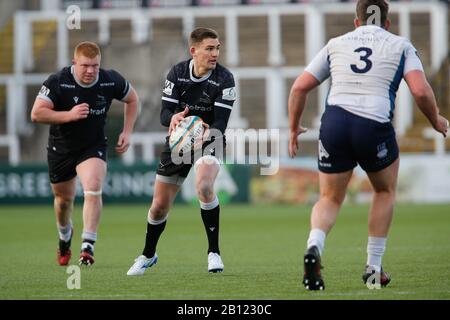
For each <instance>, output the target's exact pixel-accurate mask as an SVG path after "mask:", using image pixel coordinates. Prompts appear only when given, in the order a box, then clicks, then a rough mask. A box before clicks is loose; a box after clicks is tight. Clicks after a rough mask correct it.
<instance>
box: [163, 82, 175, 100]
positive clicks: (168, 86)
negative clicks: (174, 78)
mask: <svg viewBox="0 0 450 320" xmlns="http://www.w3.org/2000/svg"><path fill="white" fill-rule="evenodd" d="M174 85H175V84H174V83H173V82H171V81H169V80H166V83H165V84H164V90H163V92H164V93H165V94H166V95H168V96H171V95H172V89H173V87H174Z"/></svg>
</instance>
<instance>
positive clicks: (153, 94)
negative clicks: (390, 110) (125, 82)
mask: <svg viewBox="0 0 450 320" xmlns="http://www.w3.org/2000/svg"><path fill="white" fill-rule="evenodd" d="M32 2H33V1H32ZM32 2H22V3H20V2H17V7H16V8H14V9H11V10H12V11H11V12H13V11H16V10H17V9H19V8H20V9H22V10H28V11H20V12H18V13H16V15H15V18H16V25H18V23H19V22H20V25H21V26H23V25H27V23H25V24H24V22H27V21H30V24H29V26H30V27H29V28H28V31H27V29H25V28H24V27H20V28H21V29H20V30H14V23H13V21H11V20H8V19H6V22H5V18H2V20H0V26H2V29H1V30H0V33H1V35H2V39H5V41H2V43H0V46H1V47H0V49H2V50H0V54H2V56H1V58H2V59H1V61H2V62H1V64H0V72H1V73H2V74H0V119H1V120H2V121H0V122H1V123H0V135H1V136H2V137H3V138H2V139H3V140H1V139H0V143H1V144H0V160H4V161H5V160H6V161H9V162H12V163H14V162H15V161H16V162H18V161H20V162H31V161H42V160H43V159H45V150H44V148H42V146H43V145H45V139H46V135H47V128H46V127H45V126H32V125H31V123H30V122H29V119H28V118H29V117H28V113H29V109H30V108H31V105H32V102H33V101H34V97H35V95H36V92H37V90H38V88H39V87H40V84H41V83H42V80H43V79H45V77H46V76H47V75H48V74H49V73H52V72H54V71H55V70H57V69H58V68H60V67H61V66H63V65H65V64H68V63H70V55H71V49H72V48H73V46H74V45H75V43H77V42H79V41H81V40H92V41H97V42H99V43H100V44H101V46H102V50H103V53H104V60H103V62H102V63H103V67H105V68H115V69H117V70H121V71H122V72H123V73H124V74H125V75H127V77H128V78H129V79H130V81H131V82H132V83H133V85H134V86H135V88H136V89H137V90H138V92H139V93H140V95H141V98H142V104H143V105H142V113H141V116H140V118H139V122H138V124H137V132H138V134H137V135H136V142H137V143H138V144H139V145H140V144H142V146H136V153H135V154H134V155H133V156H129V157H130V158H128V160H127V161H134V160H138V159H141V160H142V159H143V160H147V161H148V160H150V159H152V158H153V157H152V154H153V153H157V152H158V149H157V147H156V148H153V146H152V143H153V142H152V141H150V142H148V141H149V140H148V133H151V134H153V135H154V140H155V141H157V140H160V136H161V134H163V131H164V128H162V127H161V126H160V125H159V119H158V117H156V116H155V114H158V113H159V108H160V91H161V84H162V83H163V81H164V77H165V75H166V72H167V71H168V70H167V69H168V67H169V66H170V65H171V64H173V63H174V62H176V61H179V60H181V59H184V58H187V57H188V55H187V45H186V30H189V29H190V28H191V27H193V26H200V25H203V26H209V27H212V28H215V29H216V30H218V31H219V33H220V34H221V40H222V42H223V44H224V46H223V50H222V51H221V59H220V60H221V62H222V63H223V64H225V65H227V66H229V67H230V68H232V69H233V71H235V74H237V75H238V76H237V78H238V79H237V83H238V85H239V88H238V89H239V96H240V99H239V102H238V104H237V106H236V109H237V110H235V111H234V112H233V114H232V115H233V119H232V122H231V125H232V126H233V127H244V128H255V129H258V128H281V129H286V128H287V122H286V114H285V112H286V110H285V109H286V102H285V99H286V98H287V95H288V90H289V88H290V86H291V84H292V81H293V80H294V79H295V77H296V76H297V75H298V73H299V72H300V71H301V69H302V67H303V66H305V64H307V62H308V60H309V59H310V58H311V57H312V56H313V55H314V54H315V52H317V50H318V49H320V47H321V46H322V44H321V43H320V42H321V39H320V37H321V36H320V32H318V33H316V32H315V33H314V34H311V33H308V30H310V29H308V28H311V27H313V26H318V27H320V28H322V29H323V35H322V37H323V39H322V40H323V41H322V42H323V43H326V41H328V39H330V38H332V37H334V36H336V35H337V34H341V33H343V32H345V31H346V30H351V29H352V28H353V26H352V25H351V19H349V18H351V17H352V16H353V13H352V8H353V5H350V4H348V6H347V4H341V3H340V2H341V1H263V0H259V1H256V0H255V1H233V0H204V1H201V0H199V1H190V0H186V1H183V0H171V1H169V0H166V1H164V0H159V1H156V0H148V1H140V0H137V1H112V0H109V1H105V0H104V1H91V0H89V1H69V0H64V1H54V0H50V1H48V0H47V1H45V0H43V1H42V2H39V1H34V2H33V3H32ZM274 2H276V3H277V4H280V2H282V3H283V5H278V6H274V5H273V3H274ZM313 2H314V3H315V2H321V3H323V2H327V3H331V5H334V7H333V8H338V9H339V10H337V11H336V10H328V11H326V10H325V11H324V13H323V15H321V13H320V12H318V11H317V10H315V9H314V8H316V7H315V6H309V5H308V4H310V3H313ZM435 2H438V1H435ZM52 3H53V6H52V5H51V4H52ZM55 3H57V4H58V6H59V7H60V8H61V9H60V11H57V12H55V10H54V9H55V6H54V4H55ZM296 3H298V4H296ZM39 4H40V5H41V6H39ZM73 4H76V5H78V6H79V7H80V9H81V10H82V11H81V14H82V28H81V30H77V29H74V30H69V31H67V34H65V33H64V32H63V31H61V30H62V29H61V26H60V25H62V26H63V28H65V21H64V19H65V18H66V16H67V15H66V13H65V11H63V10H64V9H65V8H68V7H69V6H70V5H73ZM58 6H56V7H58ZM223 6H226V7H223ZM303 6H306V7H303ZM322 6H323V5H322V4H321V8H322ZM142 7H145V8H146V9H144V10H141V11H139V13H140V14H139V15H136V14H137V12H138V11H136V8H142ZM178 7H181V8H178ZM199 7H202V8H199ZM38 8H41V9H42V10H41V11H40V12H37V11H36V9H38ZM46 8H47V10H46ZM50 8H51V9H50ZM92 8H95V9H94V10H92ZM183 8H184V9H183ZM222 8H224V9H222ZM342 8H344V9H342ZM345 8H346V9H345ZM399 8H400V7H395V4H393V11H392V20H393V28H392V31H393V32H394V33H400V34H405V32H406V33H407V34H406V36H409V37H410V38H411V40H412V41H413V43H414V44H415V46H416V47H417V48H418V50H419V51H420V52H421V58H422V61H423V63H424V66H425V68H426V71H427V76H428V78H429V79H430V80H431V82H432V83H433V87H434V89H435V92H436V95H437V97H438V99H439V102H440V106H441V109H443V110H446V111H445V112H444V114H446V115H449V113H450V112H449V109H450V107H449V100H450V99H449V59H448V43H449V42H448V41H445V40H443V39H442V38H443V35H446V34H447V35H449V37H450V32H449V30H448V29H449V27H448V21H449V18H450V17H449V16H450V11H449V10H448V8H447V9H446V10H447V13H448V14H447V15H446V16H443V15H441V14H440V12H442V10H441V9H442V7H438V4H434V5H429V4H427V5H424V4H423V3H420V1H418V2H417V3H410V2H409V3H408V5H407V6H405V7H401V8H402V9H405V10H399ZM30 9H31V11H30ZM187 9H189V10H187ZM127 10H129V11H127ZM0 11H2V12H4V11H3V8H2V10H0ZM305 12H307V13H308V14H305ZM405 12H406V13H405ZM311 14H315V15H314V16H313V18H311ZM432 15H433V17H437V18H438V21H437V22H436V21H435V20H433V19H432ZM10 16H11V15H10ZM20 19H22V20H20ZM58 19H59V20H58ZM18 20H20V21H19V22H17V21H18ZM57 20H58V21H59V22H58V21H57ZM312 20H314V21H312ZM321 22H323V26H321V25H320V23H321ZM442 23H446V24H447V28H442V25H441V24H442ZM405 25H407V26H406V27H405ZM433 28H434V29H433ZM436 28H437V29H436ZM435 30H439V32H435ZM444 31H445V32H444ZM19 32H25V34H24V36H25V38H23V37H22V36H23V34H20V36H21V37H22V38H21V40H20V41H18V40H17V38H15V37H17V35H18V34H19ZM432 32H433V34H434V36H433V37H430V36H429V35H430V34H431V33H432ZM315 38H317V39H315ZM27 39H29V41H27ZM449 39H450V38H449ZM316 40H317V41H316ZM14 41H16V43H17V47H18V48H16V53H15V56H14V52H13V49H12V48H13V47H14ZM64 41H67V42H65V44H66V45H62V42H64ZM436 42H440V45H441V44H442V45H444V47H445V48H446V51H445V52H444V54H442V52H437V53H436V52H435V51H433V49H432V48H433V44H434V45H436ZM445 44H447V45H445ZM314 46H316V47H314ZM31 48H32V50H31ZM28 49H29V50H30V51H31V52H33V55H32V56H31V57H30V56H27V55H26V54H25V52H27V51H28ZM438 51H439V50H438ZM116 52H120V53H121V54H120V56H119V55H117V54H115V53H116ZM14 57H17V58H16V60H19V61H11V60H12V59H13V58H14ZM13 66H14V68H13ZM18 76H24V78H18ZM16 80H17V81H19V80H21V81H22V80H23V81H25V82H26V83H27V84H26V86H24V90H23V91H21V89H20V86H14V88H13V89H12V88H11V89H10V90H12V91H11V93H12V94H14V99H12V98H11V97H10V99H9V100H8V96H7V92H8V91H7V85H8V83H9V84H10V86H13V81H16ZM21 93H23V94H24V95H25V97H24V98H20V97H19V98H17V96H20V95H21ZM326 93H327V90H326V88H325V90H324V89H321V91H319V90H317V92H316V93H315V94H313V95H312V99H311V100H309V102H308V103H309V107H308V108H307V111H306V113H305V118H304V119H305V125H306V126H308V127H310V128H312V129H314V128H317V126H318V114H319V113H320V110H321V109H320V108H322V107H323V106H322V104H323V103H322V102H321V101H322V100H323V99H324V98H325V96H326ZM399 98H400V99H403V100H404V101H406V106H407V107H406V108H404V107H403V106H404V105H405V104H403V105H402V108H399V106H397V111H398V112H403V113H405V112H406V114H401V118H402V119H406V122H405V121H404V120H402V121H404V122H400V121H399V122H396V126H398V127H400V130H399V142H400V146H401V150H402V151H406V152H431V151H436V147H435V143H436V142H435V140H434V136H432V137H431V138H430V136H429V134H427V133H426V132H424V130H425V126H426V124H425V122H424V121H423V118H422V116H421V114H420V113H419V112H418V109H417V108H415V109H412V105H413V104H412V101H411V100H408V99H405V98H404V97H403V96H402V93H401V92H399ZM408 101H410V102H409V103H411V105H409V103H408ZM11 104H14V106H13V105H11ZM9 108H11V110H13V109H14V110H16V114H15V117H14V120H13V119H12V117H11V115H10V116H9V118H8V115H7V112H6V111H7V110H10V109H9ZM20 110H22V111H20ZM114 110H117V111H114ZM119 110H121V108H115V107H114V105H113V106H112V108H111V111H110V112H111V113H110V116H111V117H110V120H111V121H109V124H108V130H109V131H108V132H109V134H117V130H119V127H120V123H119V124H117V125H116V124H115V122H117V121H114V117H119V116H120V114H115V112H119ZM408 110H409V111H408ZM408 112H410V113H409V114H408ZM408 117H410V121H408ZM397 118H398V117H396V121H397ZM8 122H13V124H11V123H10V124H9V129H8ZM402 128H403V129H402ZM11 131H13V132H11ZM311 131H312V133H311V135H310V136H309V137H306V141H305V142H304V147H303V149H302V150H303V153H302V154H311V155H312V154H315V152H316V142H315V138H316V135H315V132H314V130H311ZM425 131H426V130H425ZM7 136H8V137H10V138H11V139H10V138H5V137H7ZM14 137H15V138H17V139H18V140H20V152H19V155H14V148H17V145H15V143H16V142H12V143H10V142H8V141H14ZM139 141H142V143H141V142H139ZM144 141H146V142H147V145H148V146H147V147H146V146H145V143H144ZM444 143H445V142H444ZM446 143H447V148H448V147H449V146H450V144H449V142H448V140H447V142H446ZM8 146H9V147H8ZM141 148H142V150H141ZM146 148H151V149H152V150H151V151H148V150H146ZM139 150H141V151H140V154H139ZM17 157H19V158H18V159H17Z"/></svg>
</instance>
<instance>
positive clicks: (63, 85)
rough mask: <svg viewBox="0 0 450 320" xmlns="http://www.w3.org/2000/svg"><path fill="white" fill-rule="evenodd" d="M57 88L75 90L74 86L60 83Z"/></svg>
mask: <svg viewBox="0 0 450 320" xmlns="http://www.w3.org/2000/svg"><path fill="white" fill-rule="evenodd" d="M59 86H60V87H63V88H69V89H75V85H74V84H67V83H61V84H59Z"/></svg>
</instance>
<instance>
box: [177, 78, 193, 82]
mask: <svg viewBox="0 0 450 320" xmlns="http://www.w3.org/2000/svg"><path fill="white" fill-rule="evenodd" d="M178 81H180V82H189V81H190V80H189V79H186V78H178Z"/></svg>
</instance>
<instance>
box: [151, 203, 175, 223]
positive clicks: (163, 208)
mask: <svg viewBox="0 0 450 320" xmlns="http://www.w3.org/2000/svg"><path fill="white" fill-rule="evenodd" d="M169 209H170V206H168V205H167V204H165V203H163V202H160V201H153V203H152V206H151V208H150V210H149V211H148V217H149V218H150V219H152V220H155V221H159V220H161V219H164V218H165V217H166V216H167V213H168V212H169Z"/></svg>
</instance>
